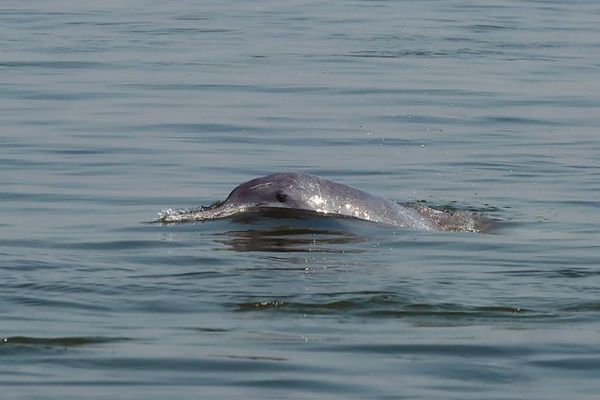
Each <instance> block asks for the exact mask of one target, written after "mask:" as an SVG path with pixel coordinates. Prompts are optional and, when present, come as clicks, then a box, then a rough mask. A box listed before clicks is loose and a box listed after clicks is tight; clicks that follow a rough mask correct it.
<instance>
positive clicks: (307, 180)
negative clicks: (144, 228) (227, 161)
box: [159, 172, 481, 231]
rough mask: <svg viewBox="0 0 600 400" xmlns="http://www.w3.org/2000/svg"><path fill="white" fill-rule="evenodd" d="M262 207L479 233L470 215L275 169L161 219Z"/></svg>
mask: <svg viewBox="0 0 600 400" xmlns="http://www.w3.org/2000/svg"><path fill="white" fill-rule="evenodd" d="M261 209H294V210H305V211H312V212H316V213H319V214H323V215H332V216H346V217H353V218H359V219H363V220H367V221H371V222H376V223H381V224H386V225H393V226H397V227H400V228H405V229H412V230H461V231H480V230H481V229H480V227H479V226H478V224H477V222H478V221H477V219H476V218H474V214H472V213H466V212H456V213H447V212H443V211H439V210H435V209H432V208H430V207H426V206H423V205H412V206H410V205H400V204H397V203H395V202H393V201H390V200H387V199H385V198H383V197H379V196H373V195H371V194H369V193H366V192H363V191H362V190H358V189H355V188H352V187H350V186H346V185H342V184H340V183H336V182H332V181H329V180H327V179H323V178H321V177H318V176H315V175H310V174H305V173H291V172H290V173H278V174H272V175H268V176H264V177H261V178H256V179H252V180H250V181H248V182H245V183H242V184H241V185H239V186H238V187H236V188H235V189H233V191H232V192H231V193H230V194H229V196H228V197H227V199H226V200H225V201H224V202H221V203H218V204H217V205H215V206H213V207H210V208H200V209H191V210H179V211H173V210H166V211H163V213H162V214H161V216H160V217H159V221H160V222H166V223H172V222H186V221H205V220H211V219H216V218H225V217H229V216H232V215H236V214H241V213H247V212H252V211H260V210H261Z"/></svg>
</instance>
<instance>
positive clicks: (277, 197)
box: [275, 191, 287, 203]
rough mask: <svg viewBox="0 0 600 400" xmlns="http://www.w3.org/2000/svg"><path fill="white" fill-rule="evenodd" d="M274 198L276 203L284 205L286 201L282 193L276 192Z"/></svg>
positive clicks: (285, 196)
mask: <svg viewBox="0 0 600 400" xmlns="http://www.w3.org/2000/svg"><path fill="white" fill-rule="evenodd" d="M275 198H276V199H277V201H279V202H281V203H284V202H285V201H286V200H287V195H286V194H285V193H283V192H282V191H277V192H276V193H275Z"/></svg>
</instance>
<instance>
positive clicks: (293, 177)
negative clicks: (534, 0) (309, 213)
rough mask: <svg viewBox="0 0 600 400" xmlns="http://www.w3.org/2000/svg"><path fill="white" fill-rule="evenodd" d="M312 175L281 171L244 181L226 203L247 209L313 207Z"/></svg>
mask: <svg viewBox="0 0 600 400" xmlns="http://www.w3.org/2000/svg"><path fill="white" fill-rule="evenodd" d="M309 178H310V176H308V175H303V174H297V173H281V174H273V175H269V176H264V177H261V178H256V179H252V180H250V181H248V182H245V183H242V184H241V185H239V186H238V187H236V188H235V189H233V191H232V192H231V193H230V194H229V197H227V200H225V204H227V205H229V206H231V207H239V208H244V209H246V210H251V209H257V208H293V209H299V210H310V209H312V208H311V207H310V205H309V203H308V201H307V200H308V198H309V197H310V196H309V195H310V193H309V191H310V188H311V187H313V185H311V182H310V179H309Z"/></svg>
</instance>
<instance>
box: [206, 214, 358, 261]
mask: <svg viewBox="0 0 600 400" xmlns="http://www.w3.org/2000/svg"><path fill="white" fill-rule="evenodd" d="M233 222H235V223H237V224H239V226H247V227H248V228H247V229H240V230H231V231H227V232H224V233H223V234H222V235H218V237H219V238H218V239H217V240H216V242H218V243H221V244H225V245H227V246H228V248H229V249H231V250H233V251H238V252H245V251H266V252H315V251H318V252H321V253H360V252H362V250H360V249H356V248H349V247H348V246H344V245H347V244H352V243H359V242H365V241H367V238H366V237H364V236H361V235H359V234H357V233H355V232H353V231H352V230H351V224H350V223H349V221H348V219H344V218H334V217H324V216H322V215H319V214H316V213H314V212H310V211H301V210H277V209H267V210H261V211H260V212H255V213H249V214H244V215H242V216H236V217H234V219H233ZM361 222H363V223H368V222H364V221H361Z"/></svg>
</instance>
